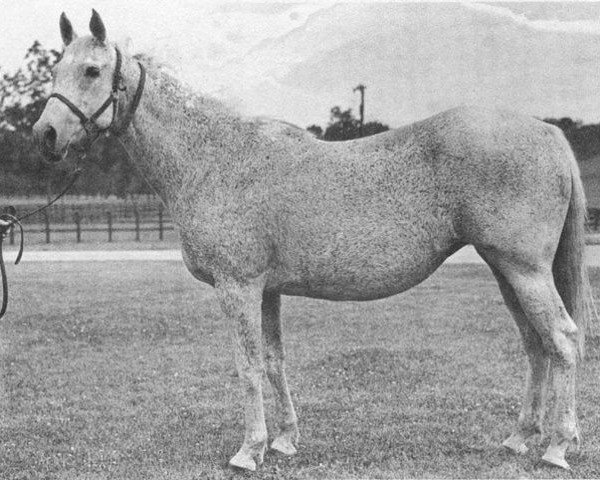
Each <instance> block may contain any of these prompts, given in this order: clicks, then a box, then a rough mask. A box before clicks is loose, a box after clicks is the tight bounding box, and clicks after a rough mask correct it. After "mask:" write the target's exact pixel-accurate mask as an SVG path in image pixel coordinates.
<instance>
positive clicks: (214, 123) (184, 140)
mask: <svg viewBox="0 0 600 480" xmlns="http://www.w3.org/2000/svg"><path fill="white" fill-rule="evenodd" d="M136 68H137V67H136ZM134 78H136V79H137V76H136V77H134ZM135 88H136V86H135V85H131V86H129V85H128V89H127V90H128V92H130V91H135ZM203 107H204V108H203ZM229 115H230V114H229V113H228V112H227V110H226V109H225V108H224V107H219V104H218V103H217V102H216V101H212V100H206V99H202V98H199V97H197V96H194V95H192V94H191V93H186V92H185V91H184V90H183V89H182V88H181V87H180V85H179V84H178V82H177V81H175V80H174V79H172V78H170V77H168V76H167V75H166V74H164V73H161V72H159V71H155V70H152V69H150V71H149V72H148V75H147V80H146V86H145V89H144V93H143V95H142V100H141V102H140V104H139V107H138V109H137V111H136V113H135V116H134V118H133V121H132V123H131V126H130V127H129V129H128V130H127V132H125V134H123V136H122V141H123V143H124V144H125V146H126V147H127V149H128V151H129V152H130V155H131V156H132V160H133V161H134V163H135V164H136V167H137V168H138V169H139V170H140V172H141V174H142V176H143V177H144V178H145V180H146V181H148V183H149V184H150V185H151V186H152V188H153V189H154V190H155V191H156V193H157V194H158V195H159V196H160V197H161V198H162V200H163V201H164V202H166V203H167V204H170V203H172V202H173V201H174V199H177V198H180V197H181V195H182V194H183V192H186V191H189V190H196V192H191V191H190V194H193V193H198V192H202V191H204V192H208V191H211V190H212V187H213V186H214V185H211V183H212V184H214V183H215V181H216V180H217V178H216V177H219V175H220V172H223V165H221V163H222V162H221V161H220V160H222V159H223V158H225V157H229V156H230V155H229V153H230V151H231V149H236V146H235V145H232V144H231V142H232V141H233V143H235V139H236V135H235V134H233V130H234V129H235V124H236V121H233V122H232V121H228V120H231V119H235V117H230V116H229ZM239 124H240V122H239V120H237V125H239ZM190 182H193V184H190ZM218 183H220V182H218ZM192 187H193V188H192Z"/></svg>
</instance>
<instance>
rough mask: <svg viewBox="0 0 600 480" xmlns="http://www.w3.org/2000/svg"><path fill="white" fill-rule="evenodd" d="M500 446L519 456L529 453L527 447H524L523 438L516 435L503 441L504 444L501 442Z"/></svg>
mask: <svg viewBox="0 0 600 480" xmlns="http://www.w3.org/2000/svg"><path fill="white" fill-rule="evenodd" d="M502 446H503V447H504V448H507V449H508V450H510V451H511V452H513V453H518V454H520V455H522V454H525V453H527V452H528V451H529V448H527V445H525V441H524V440H523V437H522V436H521V435H519V434H518V433H514V434H512V435H511V436H510V437H508V438H507V439H506V440H504V442H502Z"/></svg>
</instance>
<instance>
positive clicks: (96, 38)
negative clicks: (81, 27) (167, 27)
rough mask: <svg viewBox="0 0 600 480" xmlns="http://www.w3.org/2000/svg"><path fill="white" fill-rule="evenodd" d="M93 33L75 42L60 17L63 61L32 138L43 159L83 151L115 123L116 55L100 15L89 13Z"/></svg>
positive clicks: (118, 66)
mask: <svg viewBox="0 0 600 480" xmlns="http://www.w3.org/2000/svg"><path fill="white" fill-rule="evenodd" d="M90 31H91V33H92V35H88V36H85V37H80V38H78V37H77V35H76V34H75V32H74V30H73V27H72V25H71V22H70V21H69V20H68V19H67V17H66V15H65V14H64V13H63V14H62V15H61V17H60V33H61V36H62V39H63V42H64V51H63V54H62V59H61V60H60V62H59V63H58V64H57V65H56V67H55V71H54V84H53V90H52V94H51V95H50V98H49V99H48V103H47V104H46V107H45V108H44V111H43V112H42V115H41V116H40V119H39V120H38V121H37V123H36V124H35V125H34V127H33V130H34V135H35V138H36V140H37V142H38V144H39V146H40V149H41V151H42V153H43V154H44V156H45V157H46V158H47V159H49V160H52V161H59V160H62V159H63V158H64V157H65V156H66V154H67V151H68V149H69V147H70V146H71V147H73V148H75V149H78V150H80V151H85V150H86V149H87V148H88V147H89V145H90V144H91V143H92V142H93V141H94V140H95V139H96V138H97V137H98V135H99V134H100V133H101V132H103V131H106V130H108V129H109V128H111V127H112V125H113V123H114V122H115V120H116V116H117V113H118V111H117V110H118V103H119V90H120V89H121V82H122V79H121V54H120V52H119V50H118V49H117V48H116V47H115V46H113V45H111V44H109V42H108V41H107V40H106V29H105V27H104V23H103V22H102V19H101V18H100V15H98V13H97V12H96V11H95V10H93V11H92V18H91V20H90Z"/></svg>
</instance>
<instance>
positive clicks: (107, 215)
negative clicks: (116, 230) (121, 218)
mask: <svg viewBox="0 0 600 480" xmlns="http://www.w3.org/2000/svg"><path fill="white" fill-rule="evenodd" d="M106 219H107V220H108V241H109V242H112V213H111V212H106Z"/></svg>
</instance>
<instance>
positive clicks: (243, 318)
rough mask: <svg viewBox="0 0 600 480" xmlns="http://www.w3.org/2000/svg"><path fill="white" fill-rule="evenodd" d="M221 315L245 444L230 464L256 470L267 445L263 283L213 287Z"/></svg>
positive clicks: (225, 282) (227, 282) (227, 283)
mask: <svg viewBox="0 0 600 480" xmlns="http://www.w3.org/2000/svg"><path fill="white" fill-rule="evenodd" d="M216 287H217V292H218V297H219V301H220V304H221V308H222V309H223V312H224V313H225V315H226V316H227V318H228V321H229V323H230V325H231V328H232V330H233V348H234V353H235V363H236V367H237V371H238V376H239V379H240V382H241V385H242V402H243V404H244V413H245V423H246V433H245V436H244V443H243V444H242V447H241V448H240V450H239V451H238V452H237V453H236V454H235V456H234V457H233V458H232V459H231V460H230V461H229V463H230V464H231V465H233V466H235V467H239V468H244V469H247V470H253V471H254V470H256V465H257V464H261V463H262V461H263V456H264V453H265V449H266V445H267V426H266V424H265V416H264V410H263V396H262V377H263V372H264V364H263V353H262V338H261V304H262V291H263V281H262V279H261V278H259V279H254V280H251V281H248V282H246V281H245V282H240V281H234V280H231V279H225V280H222V281H219V282H218V283H217V285H216Z"/></svg>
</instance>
